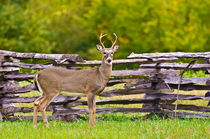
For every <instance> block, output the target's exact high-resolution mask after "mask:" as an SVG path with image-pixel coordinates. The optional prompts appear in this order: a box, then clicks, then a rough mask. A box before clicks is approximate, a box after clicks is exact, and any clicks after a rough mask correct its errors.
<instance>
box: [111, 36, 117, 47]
mask: <svg viewBox="0 0 210 139" xmlns="http://www.w3.org/2000/svg"><path fill="white" fill-rule="evenodd" d="M114 36H115V41H114V42H113V41H112V40H111V41H112V47H111V48H113V47H114V46H115V44H116V42H117V35H116V34H115V33H114Z"/></svg>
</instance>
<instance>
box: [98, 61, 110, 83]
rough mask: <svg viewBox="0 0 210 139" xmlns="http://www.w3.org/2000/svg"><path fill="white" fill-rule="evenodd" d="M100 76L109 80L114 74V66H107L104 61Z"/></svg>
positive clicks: (100, 68)
mask: <svg viewBox="0 0 210 139" xmlns="http://www.w3.org/2000/svg"><path fill="white" fill-rule="evenodd" d="M99 71H100V74H101V76H102V78H104V80H107V81H108V80H109V77H110V76H111V73H112V64H107V63H105V61H104V60H102V64H101V66H100V67H99Z"/></svg>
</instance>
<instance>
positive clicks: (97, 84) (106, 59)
mask: <svg viewBox="0 0 210 139" xmlns="http://www.w3.org/2000/svg"><path fill="white" fill-rule="evenodd" d="M105 35H106V34H105ZM105 35H102V34H101V35H100V37H99V41H100V44H101V45H96V48H97V50H98V51H100V52H101V53H102V55H103V56H102V63H101V66H100V67H99V68H90V69H84V70H70V69H64V68H46V69H44V70H42V71H39V72H37V73H36V75H35V84H36V85H37V87H38V90H39V91H40V92H41V93H42V95H41V96H40V97H39V98H38V99H37V100H35V101H34V113H33V127H34V128H36V127H37V112H38V109H39V110H40V112H41V114H42V118H43V121H44V123H45V125H46V127H49V124H48V120H47V116H46V112H45V109H46V107H47V106H48V104H49V103H50V102H51V101H52V100H53V98H55V97H56V96H57V95H58V94H60V93H62V92H65V93H69V94H70V95H71V93H74V94H75V93H76V94H78V95H79V94H81V93H82V94H84V95H86V96H87V102H88V111H89V124H90V126H95V113H96V102H95V97H96V95H99V94H100V93H101V92H102V91H103V90H104V88H105V87H106V84H107V82H108V80H109V77H110V75H111V72H112V61H113V54H114V53H115V52H116V51H117V50H118V49H119V47H120V45H115V44H116V42H117V35H116V34H115V33H114V36H115V41H114V42H113V41H112V46H111V48H105V46H104V42H102V38H103V37H104V36H105Z"/></svg>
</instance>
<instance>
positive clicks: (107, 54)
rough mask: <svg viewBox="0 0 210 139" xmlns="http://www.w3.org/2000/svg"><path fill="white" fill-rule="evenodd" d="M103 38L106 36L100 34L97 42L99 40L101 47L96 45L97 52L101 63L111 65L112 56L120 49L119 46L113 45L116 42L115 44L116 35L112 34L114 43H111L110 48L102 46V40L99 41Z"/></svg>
mask: <svg viewBox="0 0 210 139" xmlns="http://www.w3.org/2000/svg"><path fill="white" fill-rule="evenodd" d="M104 36H106V34H104V35H102V34H101V35H100V37H99V40H100V44H101V45H99V44H97V45H96V48H97V50H98V51H100V52H101V53H102V55H103V61H104V62H105V63H106V64H112V60H113V55H114V53H115V52H116V51H117V50H118V49H119V48H120V45H119V44H117V45H115V44H116V42H117V35H116V34H115V33H114V36H115V41H114V42H113V41H112V46H111V48H106V47H105V46H104V42H102V40H101V39H102V38H103V37H104Z"/></svg>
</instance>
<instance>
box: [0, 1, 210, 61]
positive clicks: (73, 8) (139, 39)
mask: <svg viewBox="0 0 210 139" xmlns="http://www.w3.org/2000/svg"><path fill="white" fill-rule="evenodd" d="M209 17H210V1H209V0H195V1H190V0H175V1H172V0H155V1H152V0H146V1H139V0H123V1H122V0H115V1H112V0H86V1H81V0H74V1H70V0H7V1H4V0H0V49H6V50H15V51H22V52H41V53H79V54H81V56H82V57H84V58H85V59H100V58H101V55H100V53H98V52H97V50H96V49H95V45H96V43H98V42H99V41H98V36H99V35H100V33H108V35H109V36H108V38H107V39H105V45H106V46H107V47H109V46H110V45H111V42H110V39H113V38H112V37H113V36H112V33H114V32H115V33H116V34H117V35H118V37H119V43H120V44H121V48H120V52H119V53H118V54H116V57H118V58H119V57H120V58H126V57H127V55H129V54H130V53H131V52H136V53H145V52H171V51H188V52H191V51H193V52H194V51H210V47H209V44H210V30H209V28H210V18H209Z"/></svg>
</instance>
